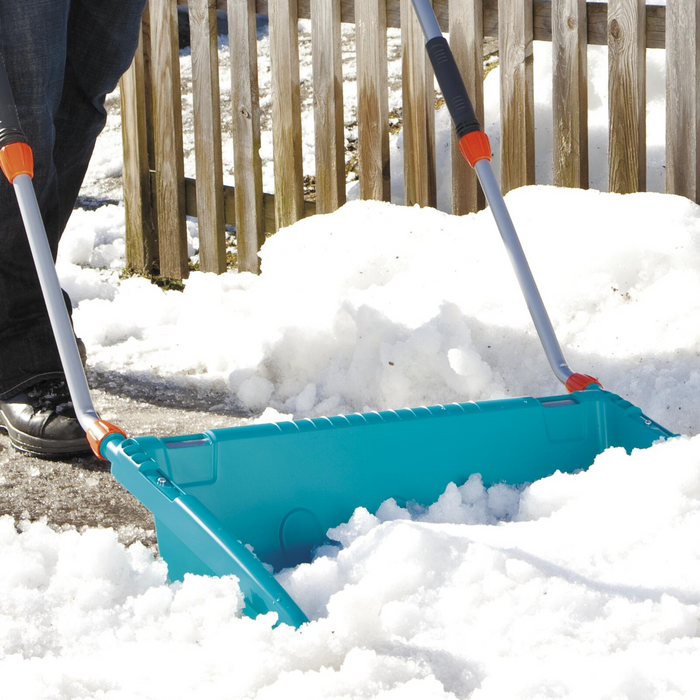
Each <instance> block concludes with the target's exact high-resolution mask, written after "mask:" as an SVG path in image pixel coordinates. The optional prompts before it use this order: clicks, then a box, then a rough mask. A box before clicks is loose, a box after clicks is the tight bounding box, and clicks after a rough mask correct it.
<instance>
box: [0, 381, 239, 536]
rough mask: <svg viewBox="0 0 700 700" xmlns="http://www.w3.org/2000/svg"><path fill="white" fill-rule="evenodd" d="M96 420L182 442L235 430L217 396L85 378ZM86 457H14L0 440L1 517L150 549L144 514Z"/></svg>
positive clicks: (231, 413)
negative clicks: (105, 534) (92, 532)
mask: <svg viewBox="0 0 700 700" xmlns="http://www.w3.org/2000/svg"><path fill="white" fill-rule="evenodd" d="M88 379H89V382H90V385H91V387H92V395H93V401H94V403H95V407H96V408H97V410H98V412H99V413H100V416H101V417H102V418H104V419H105V420H108V421H110V422H113V423H115V424H116V425H119V426H120V427H121V428H123V429H124V430H125V431H126V433H127V435H134V436H138V435H156V436H158V437H166V436H172V435H188V434H192V433H197V432H201V431H203V430H206V429H213V428H223V427H228V426H233V425H238V424H240V423H241V421H242V418H243V416H242V415H241V413H240V411H238V412H236V410H234V409H231V408H228V407H227V404H226V401H227V397H226V396H223V395H221V394H215V393H207V392H197V391H187V390H182V389H175V388H173V387H172V386H168V385H167V384H165V383H163V384H160V385H159V384H154V383H153V382H152V381H148V382H144V381H139V380H138V378H135V377H124V376H118V377H114V376H107V375H99V374H97V373H95V372H88ZM109 469H110V465H109V463H107V462H104V461H102V460H99V459H97V458H96V457H94V456H92V455H84V456H76V457H72V458H64V459H51V460H48V459H38V458H36V457H30V456H28V455H26V454H23V453H21V452H17V451H16V450H14V449H13V448H12V447H11V445H10V441H9V439H8V437H7V435H4V434H0V516H3V515H11V516H13V517H14V518H15V522H16V523H17V524H18V525H19V523H20V522H21V521H22V520H29V521H35V520H40V519H46V521H47V522H48V523H49V524H50V525H52V526H55V527H59V528H60V527H63V526H74V527H77V528H78V529H81V528H83V527H111V528H114V529H115V530H116V531H117V532H118V534H119V539H120V540H121V541H122V542H123V543H124V544H127V545H128V544H131V543H132V542H134V541H136V540H139V541H141V542H143V543H144V544H145V545H147V546H153V545H154V544H155V532H154V529H153V518H152V516H151V514H150V512H149V511H148V510H147V509H146V508H145V507H144V506H142V505H141V504H140V503H139V502H138V501H137V500H136V499H135V498H134V497H133V496H131V495H130V494H129V493H128V492H127V491H126V490H125V489H124V488H123V487H122V486H121V485H120V484H119V483H118V482H117V481H116V479H114V478H113V477H112V475H111V474H110V471H109Z"/></svg>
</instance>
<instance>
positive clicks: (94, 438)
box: [87, 420, 126, 462]
mask: <svg viewBox="0 0 700 700" xmlns="http://www.w3.org/2000/svg"><path fill="white" fill-rule="evenodd" d="M109 435H123V436H124V437H125V438H126V433H125V432H124V431H123V430H122V429H121V428H118V427H117V426H116V425H113V424H112V423H108V422H107V421H106V420H96V421H95V422H94V423H93V424H92V425H91V426H90V430H88V431H87V440H88V443H90V448H91V449H92V451H93V452H94V453H95V456H96V457H98V458H99V459H101V460H104V461H105V462H106V461H107V460H106V459H105V458H104V457H103V456H102V454H101V453H100V447H101V446H102V442H103V441H104V439H105V438H106V437H108V436H109Z"/></svg>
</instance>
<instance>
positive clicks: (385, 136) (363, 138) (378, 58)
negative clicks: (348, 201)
mask: <svg viewBox="0 0 700 700" xmlns="http://www.w3.org/2000/svg"><path fill="white" fill-rule="evenodd" d="M386 11H387V8H386V0H355V22H356V27H357V131H358V149H357V150H358V160H359V166H360V197H361V198H362V199H380V200H384V201H387V202H388V201H389V200H390V199H391V170H390V166H389V87H388V82H389V78H388V72H389V71H388V65H387V54H386V52H387V45H386Z"/></svg>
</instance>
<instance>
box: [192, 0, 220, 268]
mask: <svg viewBox="0 0 700 700" xmlns="http://www.w3.org/2000/svg"><path fill="white" fill-rule="evenodd" d="M189 13H190V41H191V46H192V91H193V101H194V147H195V155H196V167H197V221H198V224H199V267H200V269H201V270H202V271H203V272H216V273H221V272H224V271H225V270H226V231H225V228H224V175H223V164H222V156H221V108H220V107H219V104H220V93H219V54H218V39H217V19H216V0H189Z"/></svg>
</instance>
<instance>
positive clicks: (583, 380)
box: [566, 373, 603, 393]
mask: <svg viewBox="0 0 700 700" xmlns="http://www.w3.org/2000/svg"><path fill="white" fill-rule="evenodd" d="M591 384H597V385H598V386H599V387H600V388H601V389H602V388H603V385H602V384H601V383H600V382H599V381H598V380H597V379H596V378H595V377H591V376H589V375H587V374H578V373H574V374H572V375H571V376H570V377H569V378H568V379H567V380H566V388H567V390H568V391H569V393H573V392H574V391H583V390H584V389H587V388H588V387H589V386H591Z"/></svg>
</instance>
